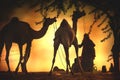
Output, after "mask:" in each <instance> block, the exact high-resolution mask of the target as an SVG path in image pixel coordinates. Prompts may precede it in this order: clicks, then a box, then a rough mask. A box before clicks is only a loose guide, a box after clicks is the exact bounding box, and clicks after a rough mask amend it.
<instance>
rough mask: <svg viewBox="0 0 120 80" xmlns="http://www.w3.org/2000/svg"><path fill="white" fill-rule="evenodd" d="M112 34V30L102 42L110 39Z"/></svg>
mask: <svg viewBox="0 0 120 80" xmlns="http://www.w3.org/2000/svg"><path fill="white" fill-rule="evenodd" d="M111 35H112V32H109V34H108V35H107V37H105V38H104V39H102V40H101V42H104V41H106V40H107V39H109V38H110V37H111Z"/></svg>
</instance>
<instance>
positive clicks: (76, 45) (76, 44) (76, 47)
mask: <svg viewBox="0 0 120 80" xmlns="http://www.w3.org/2000/svg"><path fill="white" fill-rule="evenodd" d="M73 45H74V47H75V51H76V57H77V62H78V65H79V68H80V71H81V72H83V68H82V65H81V61H80V59H79V57H78V41H77V38H75V40H74V42H73Z"/></svg>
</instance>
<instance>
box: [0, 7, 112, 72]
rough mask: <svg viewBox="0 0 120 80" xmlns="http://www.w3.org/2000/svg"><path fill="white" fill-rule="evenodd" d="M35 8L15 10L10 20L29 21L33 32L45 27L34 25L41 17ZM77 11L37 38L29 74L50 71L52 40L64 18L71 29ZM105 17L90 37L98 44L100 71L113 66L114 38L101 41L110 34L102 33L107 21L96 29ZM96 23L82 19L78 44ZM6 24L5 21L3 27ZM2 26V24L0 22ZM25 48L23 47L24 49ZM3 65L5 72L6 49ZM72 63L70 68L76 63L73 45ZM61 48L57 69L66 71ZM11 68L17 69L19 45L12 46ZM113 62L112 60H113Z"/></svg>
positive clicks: (90, 17)
mask: <svg viewBox="0 0 120 80" xmlns="http://www.w3.org/2000/svg"><path fill="white" fill-rule="evenodd" d="M91 9H92V8H90V7H86V12H89V11H90V10H91ZM35 10H36V8H34V9H32V10H29V9H28V7H27V6H23V7H21V8H16V9H15V10H13V11H12V13H11V15H10V17H13V16H17V17H19V19H20V20H22V21H25V22H28V23H29V24H30V25H31V28H32V29H34V30H39V29H41V27H42V25H35V22H37V21H40V20H41V19H42V17H41V16H40V13H39V12H38V13H35V12H34V11H35ZM73 10H74V9H71V10H69V11H68V13H67V14H66V15H63V14H61V15H60V16H59V17H58V18H57V22H56V23H54V24H53V25H51V26H50V27H49V28H48V31H47V33H46V35H45V36H44V37H42V38H40V39H35V40H33V42H32V48H31V55H30V58H29V60H28V63H27V69H28V71H49V70H50V67H51V64H52V58H53V39H54V34H55V31H56V29H57V28H58V27H59V24H60V23H61V21H62V20H63V19H64V18H65V19H67V21H68V23H69V24H70V25H71V27H72V20H71V17H70V15H71V14H72V13H73V12H72V11H73ZM55 15H56V12H52V13H49V14H48V17H54V16H55ZM104 17H105V15H104V16H103V17H101V19H100V20H99V21H98V22H97V23H96V24H95V25H94V26H93V29H92V32H91V34H90V38H91V39H92V40H93V42H94V43H95V44H96V46H95V50H96V57H95V61H94V63H95V66H97V68H98V70H100V69H101V68H102V65H106V66H107V68H109V66H110V62H107V58H108V55H110V54H111V48H112V45H113V40H114V38H113V35H112V36H111V37H110V38H109V39H108V40H106V41H105V42H100V41H101V40H102V39H103V38H104V37H105V36H107V35H108V33H103V32H102V30H101V29H102V28H104V26H105V25H106V24H107V21H108V20H107V21H106V22H105V23H104V24H103V25H102V26H101V27H97V25H98V24H99V23H100V21H102V20H103V18H104ZM92 22H93V15H86V16H85V17H82V18H80V19H79V20H78V24H77V26H78V31H77V38H78V42H79V44H80V43H81V42H82V39H83V35H84V33H87V32H88V31H89V27H90V25H91V24H92ZM5 23H7V20H6V22H5V21H4V24H5ZM1 25H2V23H1ZM25 47H26V45H25V46H24V50H25ZM81 51H82V48H79V56H80V55H81ZM2 53H3V54H2V62H0V70H3V71H6V70H7V66H6V63H5V61H4V60H5V49H3V52H2ZM69 53H70V62H71V65H72V64H73V62H74V58H75V57H76V55H75V50H74V47H73V46H71V48H70V50H69ZM64 54H65V53H64V50H63V47H62V45H61V46H60V47H59V50H58V52H57V56H56V62H55V66H58V67H59V68H63V69H65V67H66V63H65V55H64ZM9 59H10V66H11V69H12V70H15V67H16V65H17V63H18V60H19V50H18V46H17V45H16V44H13V45H12V48H11V51H10V57H9ZM111 62H112V61H111Z"/></svg>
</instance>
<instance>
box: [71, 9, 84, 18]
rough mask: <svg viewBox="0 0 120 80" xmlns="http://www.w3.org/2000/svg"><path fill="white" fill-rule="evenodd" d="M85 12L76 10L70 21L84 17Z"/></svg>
mask: <svg viewBox="0 0 120 80" xmlns="http://www.w3.org/2000/svg"><path fill="white" fill-rule="evenodd" d="M85 15H86V14H85V11H79V10H76V11H74V12H73V15H72V20H77V19H79V18H80V17H82V16H85Z"/></svg>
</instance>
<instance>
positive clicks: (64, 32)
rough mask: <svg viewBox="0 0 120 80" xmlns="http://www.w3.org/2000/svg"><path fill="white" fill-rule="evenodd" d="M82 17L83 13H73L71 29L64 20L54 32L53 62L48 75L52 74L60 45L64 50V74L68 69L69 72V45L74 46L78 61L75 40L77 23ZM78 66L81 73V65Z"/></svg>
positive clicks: (76, 42)
mask: <svg viewBox="0 0 120 80" xmlns="http://www.w3.org/2000/svg"><path fill="white" fill-rule="evenodd" d="M84 15H85V12H84V11H82V12H80V11H74V12H73V15H72V21H73V29H72V28H71V27H70V25H69V24H68V22H67V21H66V20H65V19H63V21H62V22H61V24H60V27H59V28H58V29H57V31H56V32H55V38H54V57H53V61H52V66H51V70H50V73H49V74H50V75H51V74H52V70H53V66H54V63H55V57H56V53H57V50H58V47H59V45H60V43H61V44H62V45H63V47H64V50H65V55H66V72H67V73H68V72H69V69H70V70H71V67H70V61H69V47H70V46H71V45H74V47H75V51H76V56H77V59H78V60H79V58H78V41H77V38H76V31H77V21H78V19H79V18H80V17H82V16H84ZM78 62H79V61H78ZM79 65H80V68H81V71H82V67H81V64H80V63H79ZM68 68H69V69H68ZM71 73H72V74H73V72H72V70H71Z"/></svg>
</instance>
